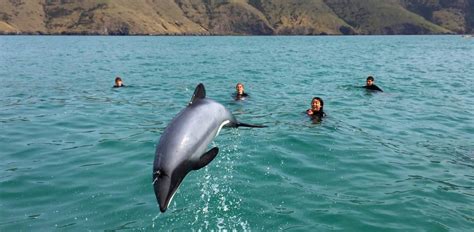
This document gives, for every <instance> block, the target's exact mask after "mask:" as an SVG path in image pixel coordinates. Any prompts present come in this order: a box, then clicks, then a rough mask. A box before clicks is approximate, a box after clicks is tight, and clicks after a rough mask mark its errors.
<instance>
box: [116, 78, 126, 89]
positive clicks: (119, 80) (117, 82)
mask: <svg viewBox="0 0 474 232" xmlns="http://www.w3.org/2000/svg"><path fill="white" fill-rule="evenodd" d="M120 87H125V85H124V84H123V82H122V78H120V77H116V78H115V85H114V88H120Z"/></svg>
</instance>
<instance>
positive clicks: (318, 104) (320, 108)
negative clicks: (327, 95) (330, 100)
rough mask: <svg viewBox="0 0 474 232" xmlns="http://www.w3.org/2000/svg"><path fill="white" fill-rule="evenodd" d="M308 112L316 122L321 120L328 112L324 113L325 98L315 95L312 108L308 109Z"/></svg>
mask: <svg viewBox="0 0 474 232" xmlns="http://www.w3.org/2000/svg"><path fill="white" fill-rule="evenodd" d="M306 114H307V115H308V116H309V117H310V118H311V120H313V121H314V122H320V121H321V120H322V119H323V117H324V116H326V113H324V102H323V99H321V98H319V97H314V98H313V100H311V109H308V110H307V111H306Z"/></svg>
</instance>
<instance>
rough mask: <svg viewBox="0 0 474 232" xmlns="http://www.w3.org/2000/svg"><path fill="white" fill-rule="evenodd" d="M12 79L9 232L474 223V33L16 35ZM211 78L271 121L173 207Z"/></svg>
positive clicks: (256, 116) (236, 140) (190, 182)
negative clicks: (176, 173)
mask: <svg viewBox="0 0 474 232" xmlns="http://www.w3.org/2000/svg"><path fill="white" fill-rule="evenodd" d="M116 75H119V76H121V77H122V78H123V79H124V82H125V84H126V85H128V87H127V88H121V89H112V88H111V86H112V85H113V79H114V78H115V76H116ZM367 75H374V76H375V78H376V84H378V85H379V86H380V87H381V88H382V89H384V91H385V92H384V93H373V92H367V91H366V90H364V89H361V88H357V86H361V85H363V84H364V82H365V78H366V76H367ZM0 81H1V86H0V99H1V100H0V131H1V132H0V159H1V161H0V231H32V230H33V231H36V230H39V231H50V230H55V229H59V230H68V231H69V230H73V231H84V230H160V231H168V230H177V231H181V230H195V231H209V230H214V231H220V230H236V231H247V230H248V231H325V230H350V231H397V230H398V231H470V230H472V229H473V228H474V213H473V212H474V136H473V135H474V106H473V105H474V40H472V39H463V38H461V37H460V36H374V37H371V36H361V37H296V36H295V37H276V36H275V37H73V36H71V37H59V36H58V37H47V36H45V37H38V36H26V37H20V36H12V37H0ZM199 82H202V83H204V84H205V86H206V90H207V95H208V97H210V98H212V99H215V100H217V101H219V102H221V103H222V104H224V105H225V106H227V107H228V108H229V109H230V110H231V111H232V112H233V113H234V114H235V115H236V117H237V118H238V119H239V120H241V121H244V122H248V123H261V124H266V125H268V126H269V127H268V128H265V129H247V128H242V129H226V130H223V131H221V133H220V135H219V136H218V137H217V138H216V139H215V141H214V142H213V143H212V144H211V145H212V146H219V147H220V149H221V151H220V153H219V155H218V156H217V158H216V159H215V160H214V161H213V162H212V163H211V165H209V166H208V167H206V168H205V169H201V170H199V171H195V172H192V173H191V174H190V175H189V176H187V177H186V179H185V181H184V182H183V184H182V185H181V187H180V189H179V192H178V193H177V194H176V196H175V197H174V200H173V202H172V203H171V205H170V208H169V210H168V211H167V212H166V213H165V214H161V213H159V209H158V207H157V204H156V200H155V196H154V193H153V189H152V185H151V181H152V180H151V172H152V163H153V159H154V150H155V144H156V141H157V140H158V139H159V137H160V135H161V133H162V132H163V130H164V128H165V127H166V125H167V124H168V122H169V121H170V120H171V119H172V118H173V117H174V115H176V114H177V113H178V112H179V111H180V110H181V109H183V108H184V107H185V106H186V104H187V102H188V101H189V99H190V98H191V95H192V93H193V91H194V88H195V86H196V85H197V84H198V83H199ZM237 82H243V83H244V84H245V87H246V90H247V92H249V93H250V96H251V97H250V98H248V99H247V100H246V101H243V102H235V101H234V100H233V99H232V97H231V93H232V92H233V91H234V86H235V84H236V83H237ZM313 96H320V97H322V98H323V99H324V101H325V106H324V108H325V111H326V113H327V117H326V118H325V119H324V120H323V122H322V123H320V124H312V123H311V121H309V120H308V118H307V117H306V116H305V115H304V114H303V112H304V111H305V109H307V108H308V107H309V105H310V101H311V98H312V97H313Z"/></svg>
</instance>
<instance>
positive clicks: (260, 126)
mask: <svg viewBox="0 0 474 232" xmlns="http://www.w3.org/2000/svg"><path fill="white" fill-rule="evenodd" d="M241 126H242V127H253V128H265V127H267V126H264V125H252V124H247V123H243V122H238V123H237V124H236V126H235V127H241Z"/></svg>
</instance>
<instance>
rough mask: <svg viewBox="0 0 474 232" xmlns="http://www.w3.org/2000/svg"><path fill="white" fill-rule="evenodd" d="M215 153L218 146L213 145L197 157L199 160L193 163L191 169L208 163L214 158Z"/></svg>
mask: <svg viewBox="0 0 474 232" xmlns="http://www.w3.org/2000/svg"><path fill="white" fill-rule="evenodd" d="M217 153H219V148H218V147H214V148H212V149H211V150H209V151H208V152H206V153H204V154H202V155H201V158H199V161H198V162H196V163H195V164H194V165H193V169H194V170H199V169H201V168H203V167H204V166H206V165H208V164H209V163H210V162H211V161H212V160H213V159H214V158H216V156H217Z"/></svg>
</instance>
